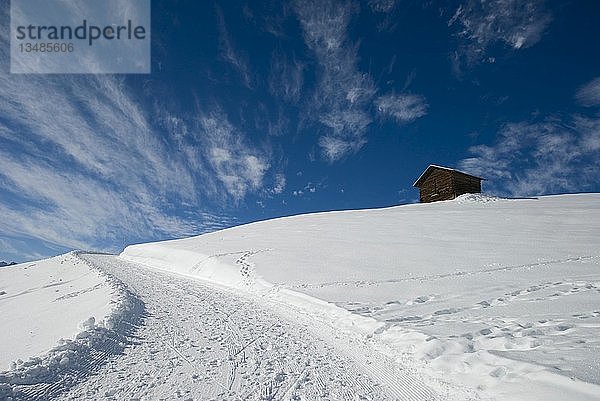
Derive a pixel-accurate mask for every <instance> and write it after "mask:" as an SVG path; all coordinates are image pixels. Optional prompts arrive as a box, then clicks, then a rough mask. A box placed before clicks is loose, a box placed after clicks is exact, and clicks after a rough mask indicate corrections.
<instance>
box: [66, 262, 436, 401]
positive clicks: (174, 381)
mask: <svg viewBox="0 0 600 401" xmlns="http://www.w3.org/2000/svg"><path fill="white" fill-rule="evenodd" d="M254 253H256V252H251V251H248V252H241V253H240V255H241V256H240V258H239V259H238V260H237V264H238V265H239V266H240V269H241V271H242V272H245V273H247V275H248V277H251V275H252V265H251V264H250V262H248V258H249V257H250V256H252V255H253V254H254ZM81 257H82V258H84V259H85V260H87V261H88V263H91V264H93V265H95V266H96V267H97V268H99V269H101V270H103V271H105V272H106V273H108V274H111V275H114V276H115V277H117V278H118V279H119V280H121V281H122V282H123V283H125V284H127V285H128V286H129V288H130V289H131V291H133V292H134V293H135V294H136V295H137V296H138V297H139V298H140V299H141V300H142V301H143V302H144V304H145V308H146V313H145V315H144V317H143V318H142V321H141V324H140V326H139V327H138V329H137V330H136V331H135V333H134V334H132V337H131V341H130V344H129V346H128V347H127V348H126V349H125V350H124V352H123V354H122V355H119V356H117V357H113V358H112V359H111V360H110V361H109V362H108V363H107V364H105V365H104V366H102V367H101V368H100V369H98V370H97V371H94V372H92V373H91V375H90V377H89V378H88V379H87V380H86V381H85V382H82V383H80V384H78V385H76V386H74V387H73V388H72V389H70V391H68V392H65V393H63V394H62V395H61V396H60V397H59V398H58V399H61V400H81V399H90V400H91V399H94V400H95V399H109V400H145V399H152V400H159V399H183V400H192V399H194V400H198V399H200V400H223V399H228V400H275V399H277V400H326V399H330V400H420V401H426V400H434V399H439V398H438V397H437V396H436V393H434V391H433V390H431V389H430V388H429V387H428V386H426V385H425V384H423V383H422V382H421V381H420V379H419V378H418V375H417V374H416V373H414V372H411V371H410V369H408V368H406V367H402V366H399V365H398V364H396V363H393V362H392V361H391V360H389V359H388V357H385V356H384V355H382V354H377V353H376V352H374V350H373V349H372V348H369V346H368V341H366V340H363V341H359V340H357V339H352V338H348V337H345V336H344V335H343V334H341V333H337V332H336V330H335V328H333V327H329V326H327V325H326V324H324V323H322V322H318V321H315V320H314V319H312V318H311V317H310V316H308V315H307V314H306V313H303V312H301V311H299V310H294V309H293V308H287V309H286V307H285V306H284V305H279V306H277V305H271V306H265V305H264V303H261V304H259V303H258V302H257V300H256V299H252V298H251V297H249V296H243V295H239V294H234V293H232V292H231V291H227V290H223V289H217V288H214V287H212V286H207V285H205V284H203V283H200V282H198V281H194V280H191V279H188V278H182V277H179V276H176V275H172V274H168V273H164V272H160V271H156V270H152V269H148V268H145V267H142V266H140V265H134V264H132V263H129V262H125V261H123V260H120V259H118V258H116V257H114V256H106V255H81ZM282 316H286V318H284V317H282Z"/></svg>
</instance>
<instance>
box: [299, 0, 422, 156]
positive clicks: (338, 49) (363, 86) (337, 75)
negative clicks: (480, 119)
mask: <svg viewBox="0 0 600 401" xmlns="http://www.w3.org/2000/svg"><path fill="white" fill-rule="evenodd" d="M388 3H389V4H387V3H385V2H377V4H375V3H373V7H375V8H378V7H379V8H381V7H383V11H386V10H387V11H389V9H390V7H393V6H394V4H392V3H391V2H388ZM358 10H359V7H358V5H357V4H356V3H354V2H351V1H350V2H338V1H336V0H326V1H314V0H312V1H296V2H295V11H296V14H297V17H298V20H299V21H300V24H301V26H302V30H303V36H304V42H305V43H306V45H307V47H308V48H309V49H310V50H311V52H312V53H313V54H314V56H315V59H316V62H317V71H316V74H317V83H316V87H315V90H314V93H313V96H312V98H311V99H310V106H309V111H308V113H307V114H308V115H309V116H310V117H309V118H311V119H313V120H315V121H317V122H318V123H320V125H321V127H323V128H324V130H323V132H322V134H321V136H320V137H319V140H318V144H319V147H320V148H321V153H322V155H323V157H324V158H325V159H326V160H328V161H329V162H335V161H337V160H340V159H342V158H343V157H345V156H347V155H350V154H354V153H356V152H358V151H359V150H360V149H361V148H362V147H363V146H364V144H366V143H367V137H366V134H367V130H368V127H369V126H370V125H371V124H372V122H373V120H374V115H373V105H375V107H376V108H377V111H378V112H379V113H380V114H381V115H383V116H392V117H393V118H395V119H396V121H400V122H408V121H412V120H414V119H416V118H418V117H421V116H423V115H425V114H426V110H427V106H426V103H425V100H424V98H423V97H422V96H417V95H408V94H400V95H393V94H390V95H383V96H380V97H378V98H376V96H377V92H378V89H377V86H376V84H375V82H374V81H373V78H372V77H371V75H370V74H368V73H365V72H361V71H360V69H359V67H358V64H359V55H358V51H359V46H358V44H357V43H354V42H353V41H352V40H351V39H350V37H349V35H348V27H349V24H350V21H351V19H352V17H353V16H354V15H355V14H356V13H357V12H358ZM409 114H410V115H409Z"/></svg>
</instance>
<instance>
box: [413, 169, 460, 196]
mask: <svg viewBox="0 0 600 401" xmlns="http://www.w3.org/2000/svg"><path fill="white" fill-rule="evenodd" d="M419 193H420V198H421V202H422V203H427V202H435V201H440V200H448V199H454V197H455V195H454V185H453V177H452V171H450V170H437V169H436V170H434V171H432V172H431V174H429V176H428V177H427V179H426V180H425V181H424V182H423V184H422V186H421V188H420V191H419Z"/></svg>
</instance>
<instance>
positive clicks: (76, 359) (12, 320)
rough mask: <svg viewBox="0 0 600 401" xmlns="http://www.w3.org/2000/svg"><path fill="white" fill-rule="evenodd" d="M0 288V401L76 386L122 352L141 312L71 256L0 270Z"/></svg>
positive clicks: (115, 284) (119, 288) (120, 289)
mask: <svg viewBox="0 0 600 401" xmlns="http://www.w3.org/2000/svg"><path fill="white" fill-rule="evenodd" d="M0 289H1V290H2V291H0V293H1V294H2V295H1V296H0V316H2V325H0V338H2V341H1V342H0V399H8V398H9V397H10V398H14V399H47V398H49V397H50V396H52V395H53V394H55V393H57V392H60V391H62V389H64V388H68V387H69V386H70V385H73V384H74V383H76V382H78V380H80V379H81V378H83V377H84V376H85V375H86V374H88V373H90V372H92V371H94V370H95V369H96V368H97V367H98V366H100V365H101V364H102V363H103V362H105V361H106V359H107V358H108V357H109V356H110V355H115V354H118V353H120V352H121V351H122V349H123V348H124V347H125V344H124V341H125V337H126V335H127V334H128V333H129V332H130V331H131V328H130V325H131V324H132V323H133V322H135V321H136V319H137V318H139V314H140V313H141V306H140V303H139V301H138V300H137V299H136V298H135V297H134V296H133V295H132V294H131V293H130V292H129V290H128V289H127V288H125V286H124V285H123V284H122V283H120V282H119V281H118V280H116V279H114V278H113V277H112V276H108V275H106V274H105V273H103V272H101V271H99V270H97V269H95V268H93V267H92V266H91V265H90V264H89V263H87V262H86V261H85V260H83V259H82V258H81V255H80V254H79V253H77V252H71V253H68V254H65V255H61V256H57V257H55V258H51V259H45V260H40V261H37V262H33V263H24V264H20V265H15V266H12V267H10V268H3V269H2V270H0ZM57 384H59V385H57Z"/></svg>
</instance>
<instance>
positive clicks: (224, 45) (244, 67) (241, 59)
mask: <svg viewBox="0 0 600 401" xmlns="http://www.w3.org/2000/svg"><path fill="white" fill-rule="evenodd" d="M216 13H217V18H218V20H219V23H218V27H219V47H220V50H221V57H222V58H223V60H225V61H226V62H228V63H229V64H231V65H232V66H233V67H234V68H235V69H236V70H237V71H238V72H239V74H240V75H241V77H242V79H243V81H244V84H245V85H246V87H248V88H252V86H253V79H252V75H251V73H250V68H249V67H248V60H247V57H246V56H245V55H243V54H240V53H239V52H238V51H237V50H236V49H235V48H234V47H233V45H232V43H231V38H230V36H229V31H228V30H227V25H226V24H225V17H224V16H223V11H222V10H221V8H220V7H218V6H217V7H216Z"/></svg>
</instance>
